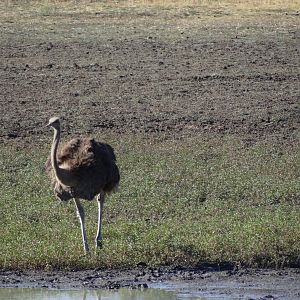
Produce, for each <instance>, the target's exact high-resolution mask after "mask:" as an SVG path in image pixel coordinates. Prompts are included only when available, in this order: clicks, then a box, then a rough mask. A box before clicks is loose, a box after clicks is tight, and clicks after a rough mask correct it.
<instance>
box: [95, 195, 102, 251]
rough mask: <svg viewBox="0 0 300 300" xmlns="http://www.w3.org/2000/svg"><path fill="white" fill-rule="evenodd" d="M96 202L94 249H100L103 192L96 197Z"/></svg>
mask: <svg viewBox="0 0 300 300" xmlns="http://www.w3.org/2000/svg"><path fill="white" fill-rule="evenodd" d="M97 202H98V230H97V235H96V238H95V243H96V248H102V233H101V230H102V215H103V207H104V192H103V191H101V193H100V194H99V195H98V196H97Z"/></svg>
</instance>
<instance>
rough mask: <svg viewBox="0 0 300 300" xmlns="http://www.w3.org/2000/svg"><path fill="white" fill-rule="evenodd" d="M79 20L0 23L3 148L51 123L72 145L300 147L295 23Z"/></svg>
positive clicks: (37, 133)
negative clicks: (105, 135)
mask: <svg viewBox="0 0 300 300" xmlns="http://www.w3.org/2000/svg"><path fill="white" fill-rule="evenodd" d="M68 18H69V19H68ZM76 18H77V19H76ZM80 18H83V19H84V21H85V23H81V22H80V20H81V19H80ZM80 18H79V17H78V16H77V17H76V16H72V15H70V16H68V17H66V21H65V23H63V24H61V23H59V22H57V23H54V24H53V25H52V26H51V27H49V25H44V29H43V30H39V29H38V28H36V27H34V26H32V25H29V24H26V25H23V27H21V26H20V25H18V23H14V22H13V23H7V22H6V23H5V22H4V24H5V26H4V29H3V30H2V31H1V36H0V39H1V41H2V42H1V46H0V58H1V63H0V95H1V97H0V105H1V108H0V109H1V118H0V139H1V140H2V141H10V140H12V139H22V138H24V137H29V138H30V139H31V138H33V139H38V138H39V137H41V136H44V135H49V132H48V131H47V130H45V128H44V125H45V124H46V123H47V120H48V118H49V117H50V116H53V115H58V116H61V117H62V118H63V119H64V121H65V122H63V124H64V131H65V134H72V135H74V134H78V133H81V134H91V135H95V134H98V133H102V132H109V133H111V134H113V133H116V134H120V133H133V134H135V133H141V134H146V133H152V134H158V135H161V136H163V137H168V136H172V137H175V138H180V137H183V136H194V135H195V134H202V133H205V134H214V135H215V134H217V135H226V134H234V135H238V136H239V137H241V138H245V139H252V140H262V139H265V138H273V139H276V140H280V141H283V142H284V141H288V142H291V141H293V140H296V139H297V138H298V137H299V120H300V110H299V80H300V73H299V39H298V37H299V32H298V30H297V29H296V28H294V29H293V30H291V29H290V27H291V26H293V25H295V24H294V23H295V22H296V21H297V20H296V19H291V17H289V16H287V15H284V16H282V18H283V19H286V20H284V21H285V22H286V25H282V24H284V23H283V22H282V21H283V20H279V19H278V23H276V22H274V23H273V24H271V25H270V24H268V25H267V26H264V27H259V26H257V24H255V23H253V24H248V25H247V26H246V25H243V24H239V26H238V27H237V26H236V24H235V23H234V22H232V23H229V24H226V25H224V26H223V25H222V23H220V24H218V23H216V24H213V25H212V24H210V25H207V24H205V23H203V22H200V21H199V24H197V23H195V24H192V25H185V26H183V25H182V26H181V27H180V26H177V27H178V28H177V27H176V26H175V25H176V21H174V22H173V23H169V22H170V21H168V23H164V21H163V20H160V21H159V22H158V21H157V19H155V20H153V21H151V18H150V17H149V18H148V19H146V20H145V19H143V18H142V19H141V16H137V19H136V20H135V21H133V20H132V19H131V21H130V22H127V20H126V18H125V19H120V20H118V19H115V18H109V17H107V16H106V17H105V15H104V16H102V17H101V18H100V17H99V16H98V15H97V14H96V15H92V16H91V15H86V16H85V15H81V16H80ZM87 19H90V23H89V22H87ZM47 26H48V27H47ZM209 26H210V27H209ZM278 26H280V28H278ZM279 29H280V30H279Z"/></svg>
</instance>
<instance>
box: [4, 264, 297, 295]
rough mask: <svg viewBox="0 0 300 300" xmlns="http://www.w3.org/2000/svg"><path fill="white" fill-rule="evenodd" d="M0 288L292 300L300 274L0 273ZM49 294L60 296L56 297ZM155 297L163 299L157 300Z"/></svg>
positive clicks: (205, 270) (212, 270) (207, 270)
mask: <svg viewBox="0 0 300 300" xmlns="http://www.w3.org/2000/svg"><path fill="white" fill-rule="evenodd" d="M0 288H1V289H0V293H1V294H0V299H43V298H42V296H40V295H39V294H37V295H38V297H36V298H34V297H33V296H30V297H29V296H28V297H29V298H28V297H27V296H26V295H27V294H26V293H30V292H32V291H34V292H36V293H40V292H43V293H44V294H45V295H51V297H50V296H49V298H48V299H77V298H78V297H79V298H78V299H102V300H103V299H248V300H249V299H293V300H294V299H300V270H299V269H298V268H294V269H291V268H290V269H282V270H272V269H243V268H241V269H239V268H234V267H233V268H229V267H227V268H225V267H224V268H221V266H218V268H217V267H214V266H213V265H205V266H200V267H198V268H183V267H179V266H178V267H173V268H171V267H170V268H169V267H158V268H153V267H147V266H139V267H136V268H132V269H106V270H103V269H90V270H78V271H60V270H56V271H55V270H53V271H42V270H35V271H30V270H27V271H25V270H24V271H16V270H15V271H13V270H11V271H9V270H2V271H1V270H0ZM15 291H16V292H15ZM19 291H20V292H21V293H22V292H23V291H25V294H22V297H21V298H20V297H19V296H18V295H16V296H10V294H9V293H12V294H11V295H14V294H13V293H18V292H19ZM61 291H62V292H63V293H62V294H60V292H61ZM64 292H67V294H64ZM4 293H6V294H4ZM51 293H53V295H56V294H55V293H57V295H62V296H60V298H55V297H54V296H53V297H52V294H51ZM68 293H74V294H72V297H71V298H64V297H67V296H64V295H69V294H68ZM84 293H86V296H85V298H84V297H83V296H84ZM97 293H98V294H97ZM151 293H152V294H151ZM156 293H157V294H156ZM160 293H161V295H163V296H161V298H160V296H159V295H160ZM95 295H96V296H97V295H101V297H98V298H97V297H96V296H95ZM133 295H135V296H136V297H135V296H133ZM166 295H168V297H169V298H168V297H167V296H166ZM25 296H26V297H27V298H26V297H25ZM121 296H122V297H123V298H120V297H121ZM18 297H19V298H18ZM57 297H58V296H57ZM76 297H77V298H76ZM80 297H82V298H80ZM93 297H94V298H93ZM111 297H112V298H111ZM118 297H119V298H118ZM126 297H127V298H126ZM134 297H135V298H134ZM163 297H165V298H163ZM166 297H167V298H166ZM46 299H47V298H46Z"/></svg>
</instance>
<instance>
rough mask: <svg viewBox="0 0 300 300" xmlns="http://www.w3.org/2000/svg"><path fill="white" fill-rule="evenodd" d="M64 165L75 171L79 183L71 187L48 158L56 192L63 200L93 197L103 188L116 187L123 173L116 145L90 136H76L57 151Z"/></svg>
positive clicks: (108, 191)
mask: <svg viewBox="0 0 300 300" xmlns="http://www.w3.org/2000/svg"><path fill="white" fill-rule="evenodd" d="M57 161H58V165H59V166H60V167H63V168H64V169H67V170H69V171H70V173H71V174H72V177H73V180H74V182H75V183H76V184H75V185H74V186H72V187H69V186H66V185H62V184H61V182H60V181H58V180H57V178H56V176H55V172H54V170H53V168H52V165H51V157H49V158H48V160H47V162H46V171H47V173H48V174H49V176H50V177H51V181H52V185H53V188H54V193H55V195H56V196H57V197H58V198H59V199H60V200H63V201H66V200H70V199H72V198H81V199H86V200H92V199H93V198H94V197H95V196H96V195H98V194H100V192H101V190H103V191H104V192H105V193H110V192H112V191H115V190H116V189H117V187H118V184H119V180H120V175H119V170H118V167H117V165H116V156H115V154H114V150H113V148H112V147H111V146H110V145H108V144H104V143H100V142H96V141H95V140H94V139H90V138H75V139H72V140H71V141H69V142H68V143H66V144H64V145H63V146H62V148H61V149H60V151H59V152H58V153H57Z"/></svg>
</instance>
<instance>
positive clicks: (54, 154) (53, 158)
mask: <svg viewBox="0 0 300 300" xmlns="http://www.w3.org/2000/svg"><path fill="white" fill-rule="evenodd" d="M59 141H60V129H54V137H53V143H52V147H51V164H52V168H53V170H54V172H55V174H56V176H57V173H59V166H58V162H57V148H58V144H59Z"/></svg>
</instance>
